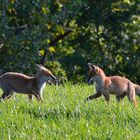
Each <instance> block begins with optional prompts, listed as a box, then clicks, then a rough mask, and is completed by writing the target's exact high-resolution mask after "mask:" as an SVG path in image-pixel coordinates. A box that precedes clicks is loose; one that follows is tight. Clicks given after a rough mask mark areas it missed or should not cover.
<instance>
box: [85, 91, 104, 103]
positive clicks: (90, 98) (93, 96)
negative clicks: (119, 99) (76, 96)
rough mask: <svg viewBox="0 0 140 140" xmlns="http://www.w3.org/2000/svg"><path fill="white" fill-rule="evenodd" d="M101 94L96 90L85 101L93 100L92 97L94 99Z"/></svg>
mask: <svg viewBox="0 0 140 140" xmlns="http://www.w3.org/2000/svg"><path fill="white" fill-rule="evenodd" d="M101 95H102V94H101V93H100V92H97V93H96V94H94V95H91V96H89V97H88V98H87V99H86V101H88V100H93V99H95V98H98V97H100V96H101Z"/></svg>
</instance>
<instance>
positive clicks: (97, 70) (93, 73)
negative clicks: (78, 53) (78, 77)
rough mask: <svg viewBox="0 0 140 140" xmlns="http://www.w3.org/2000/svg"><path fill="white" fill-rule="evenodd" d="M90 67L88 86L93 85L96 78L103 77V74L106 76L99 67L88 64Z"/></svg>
mask: <svg viewBox="0 0 140 140" xmlns="http://www.w3.org/2000/svg"><path fill="white" fill-rule="evenodd" d="M88 67H89V72H88V80H87V82H88V84H91V83H92V82H93V80H94V77H95V76H101V75H102V74H104V72H103V70H102V69H101V68H99V67H98V66H95V65H93V64H91V63H88Z"/></svg>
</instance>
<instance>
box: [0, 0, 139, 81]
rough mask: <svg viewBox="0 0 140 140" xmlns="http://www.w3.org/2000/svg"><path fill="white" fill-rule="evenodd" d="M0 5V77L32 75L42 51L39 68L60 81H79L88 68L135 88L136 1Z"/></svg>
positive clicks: (29, 0)
mask: <svg viewBox="0 0 140 140" xmlns="http://www.w3.org/2000/svg"><path fill="white" fill-rule="evenodd" d="M0 5H1V8H0V20H1V23H0V72H1V73H3V72H6V71H19V72H24V73H29V74H31V73H33V72H34V71H35V64H36V63H40V62H41V58H42V57H43V56H44V54H45V53H40V52H43V51H44V52H47V55H46V56H45V59H44V60H45V63H44V65H47V64H48V65H49V67H50V68H52V69H53V68H54V71H55V72H56V74H58V76H60V78H61V76H62V80H63V79H69V80H72V81H74V82H76V81H85V77H86V73H87V65H86V64H87V63H88V62H93V63H95V64H96V65H99V66H101V67H102V68H104V69H105V71H106V73H107V74H109V75H114V74H119V75H125V76H126V77H128V78H130V79H131V80H133V81H135V82H140V81H139V79H140V70H139V66H140V61H139V55H140V54H139V52H140V51H139V48H140V47H139V29H140V26H139V25H140V18H139V9H140V7H139V0H133V1H130V0H123V1H122V0H118V1H116V0H104V1H101V0H94V1H93V0H87V1H84V0H75V1H71V0H47V1H41V0H24V1H22V0H18V1H16V0H10V1H8V0H5V1H3V0H0ZM68 31H71V33H70V34H67V32H68ZM65 34H67V35H66V36H65V37H64V36H63V35H65ZM52 42H55V43H52ZM55 66H56V67H55ZM57 67H58V68H57ZM57 69H59V70H57ZM132 75H133V76H132Z"/></svg>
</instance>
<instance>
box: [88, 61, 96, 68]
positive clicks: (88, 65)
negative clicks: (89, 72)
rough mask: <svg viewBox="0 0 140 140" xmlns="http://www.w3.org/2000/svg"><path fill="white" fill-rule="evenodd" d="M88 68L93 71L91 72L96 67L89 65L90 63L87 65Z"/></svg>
mask: <svg viewBox="0 0 140 140" xmlns="http://www.w3.org/2000/svg"><path fill="white" fill-rule="evenodd" d="M88 67H89V69H93V70H95V69H96V67H95V66H94V65H93V64H91V63H88Z"/></svg>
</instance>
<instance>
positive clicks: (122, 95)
mask: <svg viewBox="0 0 140 140" xmlns="http://www.w3.org/2000/svg"><path fill="white" fill-rule="evenodd" d="M125 96H126V93H123V94H120V95H117V96H116V100H117V101H118V102H119V101H121V100H122V99H123V98H124V97H125Z"/></svg>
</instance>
